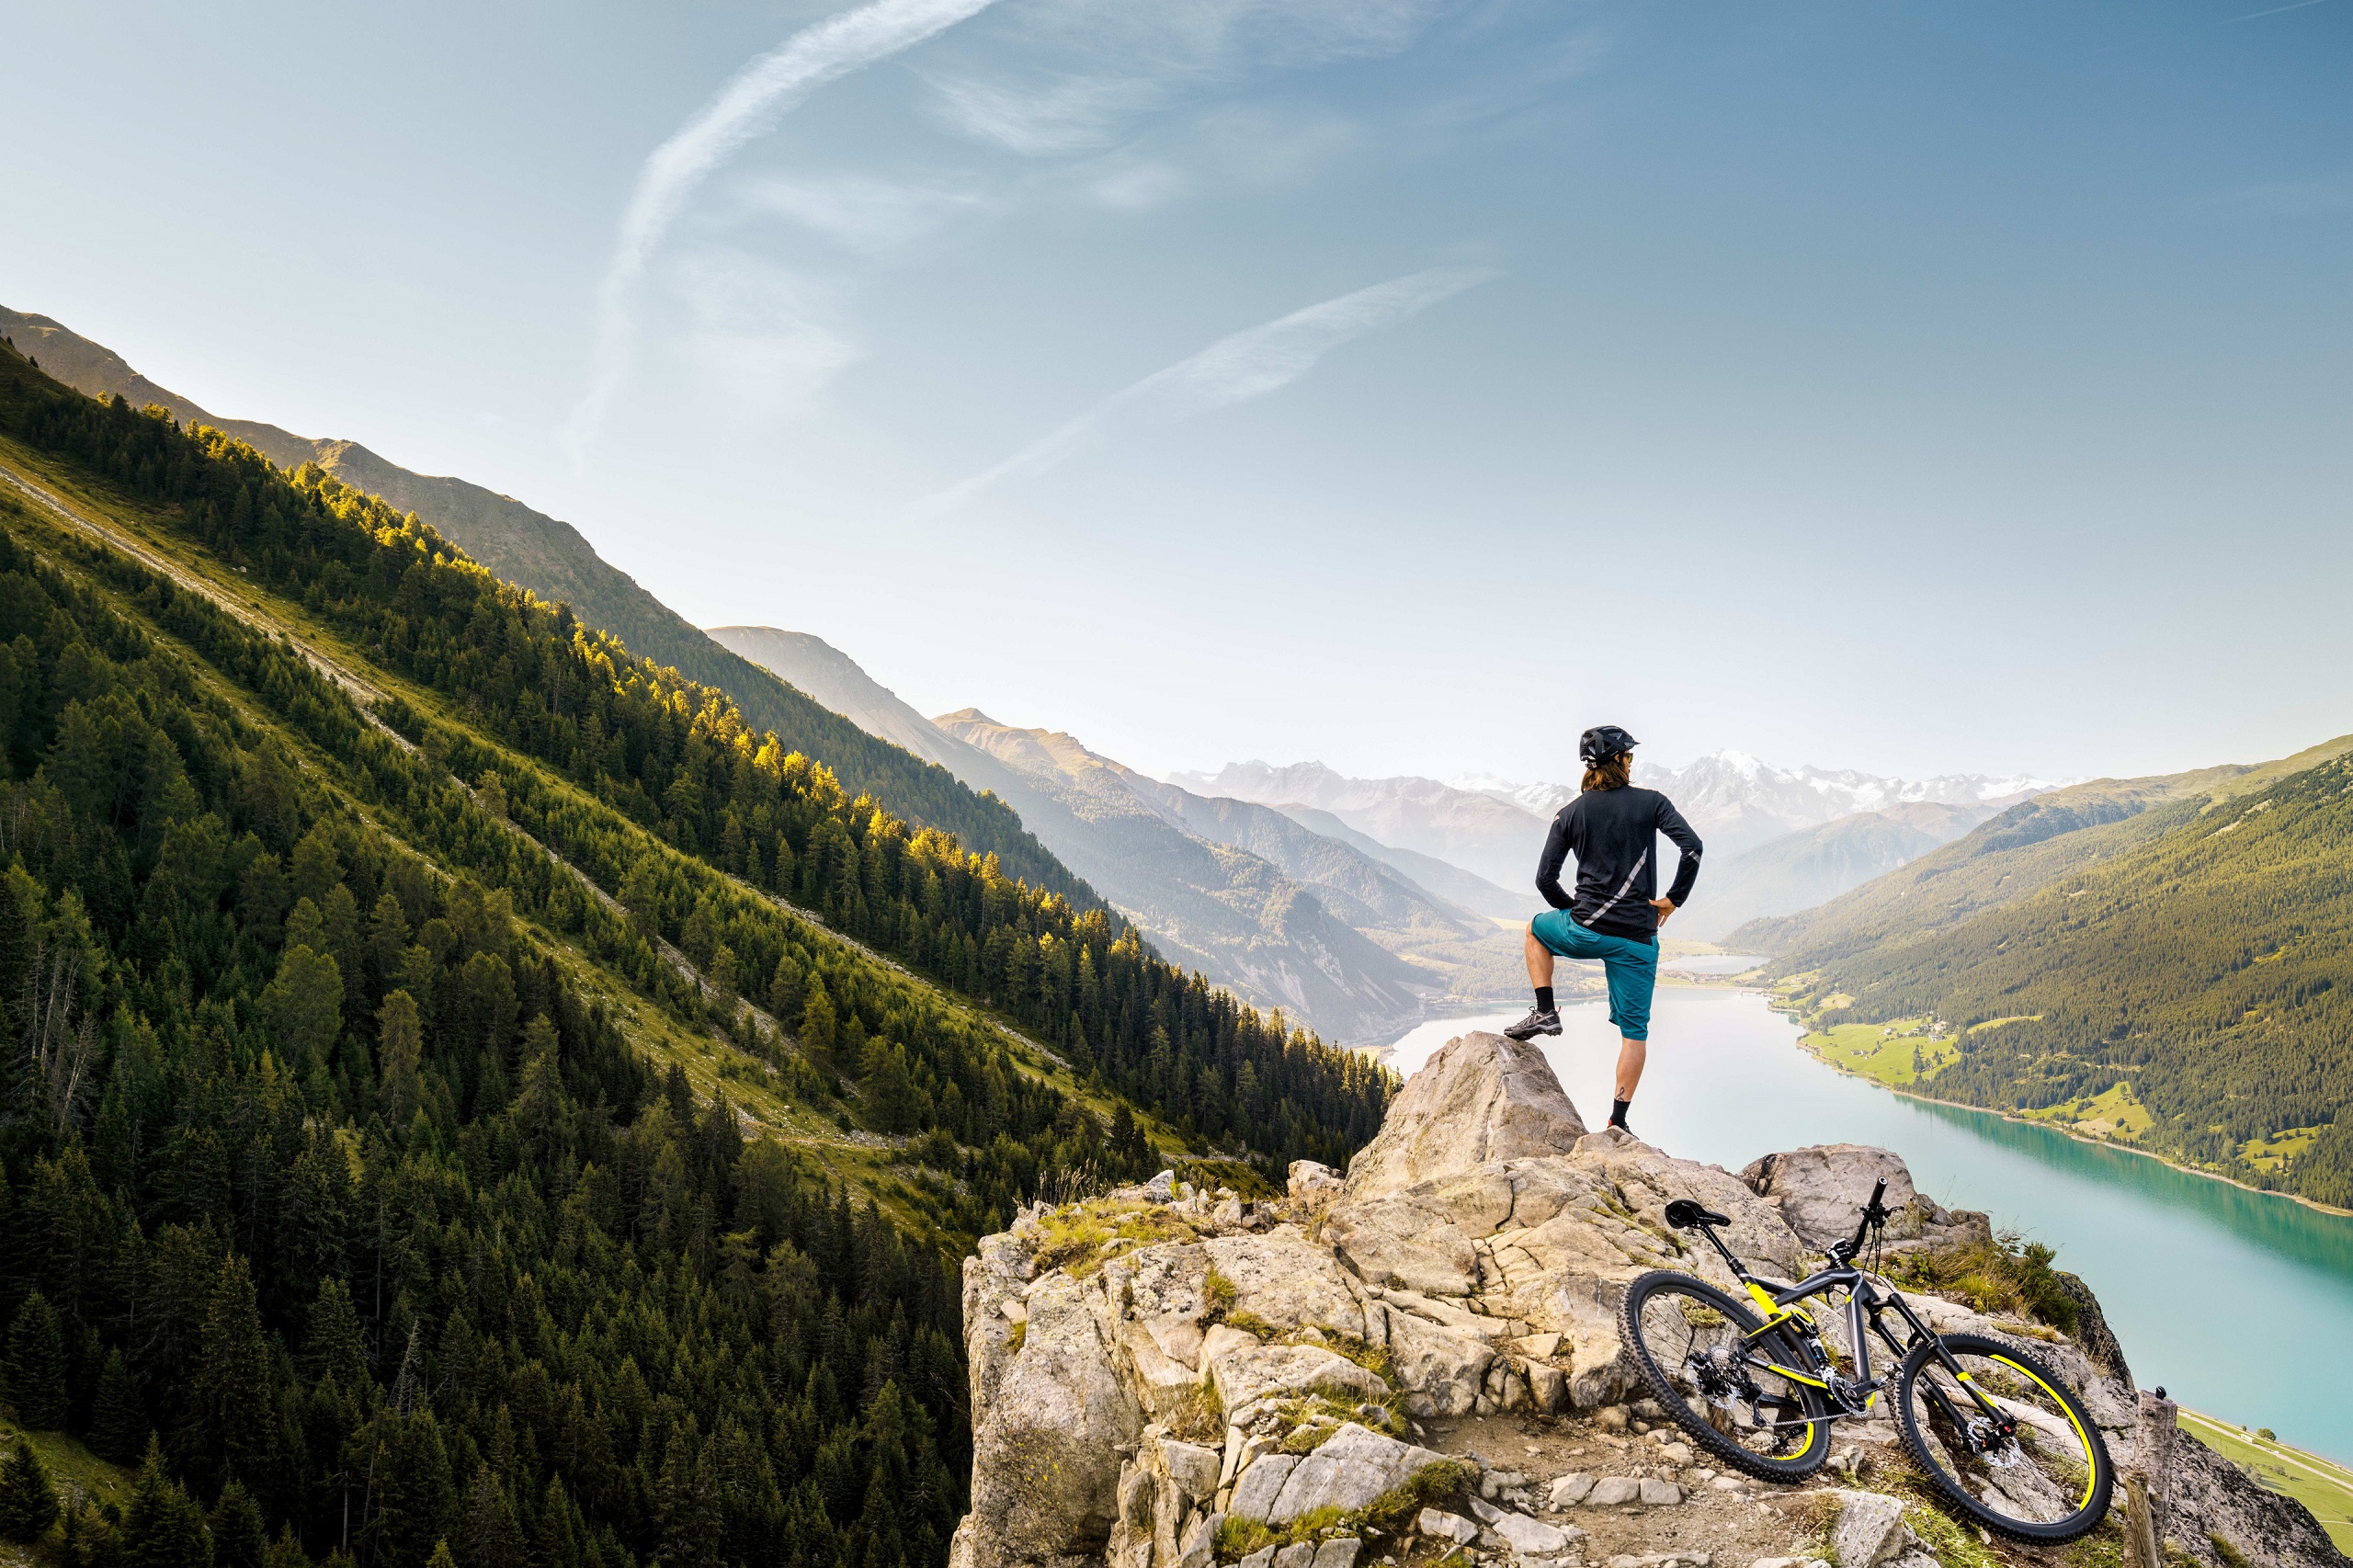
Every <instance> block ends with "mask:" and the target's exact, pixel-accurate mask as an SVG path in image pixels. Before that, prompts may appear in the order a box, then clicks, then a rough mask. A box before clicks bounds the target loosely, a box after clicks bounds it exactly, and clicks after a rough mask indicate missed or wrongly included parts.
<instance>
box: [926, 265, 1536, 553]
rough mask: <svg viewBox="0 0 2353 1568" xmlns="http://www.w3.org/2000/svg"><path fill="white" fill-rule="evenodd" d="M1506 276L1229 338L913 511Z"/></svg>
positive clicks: (1424, 276) (1398, 289)
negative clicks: (1111, 430)
mask: <svg viewBox="0 0 2353 1568" xmlns="http://www.w3.org/2000/svg"><path fill="white" fill-rule="evenodd" d="M1497 276H1498V274H1497V273H1496V271H1495V268H1493V267H1431V268H1430V269H1428V270H1427V271H1425V272H1415V273H1408V274H1407V275H1406V276H1404V277H1403V278H1391V279H1390V280H1389V281H1388V282H1386V283H1376V284H1374V285H1373V286H1372V287H1370V289H1359V290H1357V291H1356V292H1354V293H1352V294H1342V295H1341V296H1339V297H1338V298H1337V299H1333V300H1326V301H1324V302H1323V303H1322V304H1317V305H1310V306H1308V307H1307V308H1306V309H1304V310H1299V311H1293V312H1291V313H1290V314H1289V315H1287V316H1279V317H1277V318H1276V319H1275V320H1273V321H1270V322H1267V323H1264V324H1260V325H1258V326H1254V327H1250V328H1248V329H1246V330H1245V331H1242V332H1237V333H1235V334H1234V335H1233V336H1231V337H1222V338H1220V339H1218V340H1217V341H1216V342H1215V343H1212V344H1211V345H1210V346H1209V347H1207V348H1204V349H1202V350H1201V351H1200V352H1199V354H1196V355H1194V356H1192V357H1191V358H1188V359H1179V360H1178V361H1177V362H1176V364H1174V365H1171V366H1169V367H1168V368H1167V369H1163V370H1156V371H1154V372H1153V373H1152V374H1151V375H1149V376H1146V377H1145V378H1144V379H1143V380H1142V381H1138V382H1136V383H1135V384H1134V385H1133V386H1131V387H1128V388H1126V389H1124V390H1122V391H1120V392H1114V393H1112V394H1111V395H1110V396H1109V397H1108V398H1105V399H1104V400H1103V401H1102V402H1101V403H1097V404H1096V405H1095V406H1094V407H1093V408H1090V409H1088V410H1087V411H1086V413H1085V414H1082V415H1079V416H1078V417H1077V418H1075V419H1074V420H1072V421H1070V422H1069V423H1068V424H1066V425H1063V426H1060V427H1059V428H1057V429H1055V430H1053V431H1052V432H1051V433H1049V434H1048V435H1046V436H1045V437H1041V438H1040V439H1039V440H1036V441H1033V442H1031V443H1030V444H1029V446H1027V447H1024V448H1022V449H1021V450H1019V451H1017V452H1016V453H1014V454H1013V455H1012V456H1011V457H1009V458H1007V459H1006V460H1004V461H1003V462H1000V463H998V464H996V465H995V467H993V468H988V469H983V471H982V472H979V473H976V474H973V475H972V477H971V478H969V479H964V480H961V481H959V482H958V483H955V484H951V485H949V487H948V488H947V489H945V490H942V491H939V492H938V493H937V494H932V495H928V496H926V497H925V498H924V499H922V500H921V501H918V502H916V503H915V506H914V507H913V508H912V510H913V511H914V513H915V515H916V516H918V517H937V516H939V515H940V514H942V513H946V512H952V511H954V510H955V509H956V508H957V507H959V506H962V505H963V504H964V503H965V502H967V501H969V500H971V499H972V497H973V496H974V495H977V494H980V493H981V492H982V491H983V490H986V489H988V488H989V487H990V486H991V485H993V484H995V483H997V482H998V481H1000V480H1004V479H1008V478H1012V477H1015V476H1017V475H1029V474H1038V473H1043V472H1046V471H1047V470H1048V469H1050V468H1052V467H1053V466H1054V465H1055V464H1057V463H1059V462H1061V461H1063V460H1064V459H1065V458H1068V457H1069V456H1071V454H1072V453H1074V452H1075V451H1077V450H1078V449H1080V448H1082V447H1084V446H1086V444H1087V442H1088V441H1089V440H1091V439H1092V438H1094V437H1096V436H1097V435H1098V434H1100V433H1101V432H1103V431H1105V430H1107V429H1109V428H1113V427H1116V426H1120V425H1122V424H1143V423H1151V424H1164V425H1165V424H1169V423H1173V422H1174V421H1176V420H1179V419H1186V418H1189V417H1191V416H1192V415H1196V414H1205V413H1207V412H1209V411H1210V410H1211V409H1213V408H1223V407H1225V406H1227V405H1228V404H1230V403H1244V402H1247V401H1248V400H1249V399H1251V398H1254V397H1263V396H1265V395H1266V394H1267V393H1268V392H1273V391H1275V390H1276V389H1278V388H1279V387H1285V386H1289V385H1290V383H1291V382H1293V381H1297V380H1298V379H1299V378H1300V377H1302V376H1303V375H1305V374H1306V373H1307V372H1308V371H1309V370H1310V369H1313V368H1314V365H1315V362H1316V361H1317V360H1318V359H1321V358H1323V357H1324V355H1326V354H1328V353H1330V352H1331V351H1332V350H1333V349H1335V348H1337V347H1339V346H1340V345H1341V344H1343V343H1346V342H1347V341H1348V340H1349V339H1351V338H1355V337H1361V336H1363V335H1365V334H1366V333H1369V332H1376V331H1379V330H1380V329H1381V328H1382V327H1385V326H1393V325H1395V324H1397V323H1399V322H1402V321H1404V320H1405V319H1406V318H1407V317H1409V316H1412V315H1415V314H1416V313H1417V312H1421V311H1423V310H1426V309H1427V308H1428V307H1429V306H1431V305H1434V304H1437V303H1438V301H1440V300H1444V299H1447V298H1449V296H1451V295H1455V294H1459V293H1461V292H1462V290H1465V289H1471V288H1475V287H1476V286H1478V285H1479V284H1482V283H1484V282H1487V281H1488V280H1489V279H1491V278H1495V277H1497Z"/></svg>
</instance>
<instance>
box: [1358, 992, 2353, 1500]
mask: <svg viewBox="0 0 2353 1568" xmlns="http://www.w3.org/2000/svg"><path fill="white" fill-rule="evenodd" d="M1518 1017H1520V1010H1518V1009H1515V1010H1513V1011H1511V1012H1508V1013H1494V1014H1483V1015H1480V1016H1478V1017H1461V1018H1453V1019H1447V1020H1442V1021H1438V1022H1434V1023H1428V1024H1424V1025H1423V1026H1421V1027H1420V1028H1416V1029H1415V1030H1414V1031H1413V1032H1412V1033H1411V1034H1408V1035H1406V1036H1405V1037H1404V1039H1403V1040H1399V1041H1398V1042H1397V1043H1396V1044H1395V1045H1394V1046H1392V1047H1391V1055H1390V1057H1389V1061H1390V1063H1391V1065H1392V1066H1394V1067H1396V1068H1397V1069H1398V1070H1399V1071H1400V1072H1404V1073H1411V1072H1412V1071H1413V1070H1414V1069H1415V1068H1416V1067H1418V1066H1420V1065H1421V1063H1422V1062H1424V1061H1426V1060H1427V1058H1428V1056H1429V1054H1430V1053H1431V1052H1432V1051H1436V1050H1437V1049H1438V1047H1439V1046H1441V1045H1443V1044H1445V1043H1446V1042H1447V1041H1448V1040H1451V1039H1452V1038H1454V1037H1455V1036H1456V1035H1458V1034H1461V1033H1462V1032H1463V1031H1465V1030H1466V1029H1472V1028H1489V1029H1494V1028H1502V1027H1503V1026H1504V1025H1506V1024H1507V1023H1511V1022H1513V1021H1515V1020H1517V1019H1518ZM1561 1018H1562V1025H1563V1033H1562V1036H1561V1038H1560V1039H1558V1040H1547V1041H1545V1042H1544V1043H1545V1048H1546V1051H1547V1054H1548V1055H1549V1056H1550V1057H1551V1059H1552V1066H1553V1070H1554V1071H1555V1072H1556V1073H1558V1074H1560V1078H1561V1083H1562V1085H1563V1087H1565V1088H1566V1089H1567V1090H1568V1092H1569V1096H1570V1097H1571V1098H1572V1099H1574V1101H1575V1102H1576V1105H1577V1108H1578V1110H1580V1111H1581V1112H1583V1113H1584V1114H1585V1117H1586V1120H1587V1121H1588V1122H1593V1123H1599V1122H1601V1121H1604V1120H1607V1119H1608V1103H1609V1081H1610V1074H1611V1070H1612V1068H1613V1067H1614V1065H1615V1063H1616V1062H1617V1052H1618V1036H1617V1031H1616V1030H1615V1029H1613V1028H1610V1026H1609V1022H1608V1018H1607V1017H1604V1014H1603V1009H1602V1007H1601V1006H1600V1004H1598V1003H1586V1004H1580V1005H1575V1006H1563V1008H1562V1014H1561ZM1797 1038H1798V1029H1797V1027H1796V1025H1795V1024H1793V1023H1792V1022H1790V1020H1789V1019H1788V1018H1786V1017H1783V1016H1781V1015H1780V1014H1779V1013H1776V1012H1774V1011H1773V1010H1772V1009H1771V1008H1770V1007H1768V1006H1766V1002H1765V998H1764V997H1763V996H1762V995H1761V994H1756V993H1755V992H1746V991H1738V990H1733V989H1730V988H1718V987H1711V986H1681V985H1662V986H1661V987H1660V988H1659V992H1658V998H1657V1002H1656V1004H1655V1006H1654V1010H1653V1014H1652V1022H1651V1050H1650V1064H1649V1067H1648V1070H1647V1071H1646V1073H1645V1074H1644V1075H1643V1086H1642V1090H1641V1093H1640V1094H1639V1095H1638V1096H1637V1097H1636V1099H1635V1102H1634V1109H1633V1114H1632V1116H1631V1121H1632V1123H1633V1126H1634V1130H1635V1131H1636V1132H1637V1133H1639V1134H1640V1135H1641V1136H1642V1137H1643V1139H1644V1140H1645V1141H1646V1142H1650V1143H1653V1144H1654V1145H1656V1146H1657V1147H1659V1148H1661V1149H1664V1150H1665V1151H1666V1152H1667V1153H1672V1154H1677V1155H1680V1156H1683V1157H1685V1158H1688V1159H1697V1160H1704V1161H1707V1162H1709V1163H1711V1164H1713V1165H1723V1166H1725V1167H1727V1168H1729V1169H1732V1170H1735V1171H1736V1170H1738V1169H1739V1168H1740V1167H1741V1166H1743V1165H1746V1164H1747V1163H1748V1162H1749V1161H1751V1160H1753V1159H1755V1158H1756V1157H1757V1156H1758V1155H1760V1154H1767V1153H1773V1152H1775V1151H1777V1150H1781V1149H1793V1148H1798V1147H1800V1146H1802V1145H1804V1144H1808V1143H1874V1144H1879V1145H1881V1146H1882V1147H1885V1148H1890V1149H1893V1150H1895V1151H1896V1152H1897V1153H1901V1154H1902V1155H1903V1156H1904V1160H1905V1162H1906V1163H1907V1164H1908V1165H1910V1166H1911V1168H1912V1176H1913V1179H1914V1181H1915V1183H1916V1184H1917V1185H1918V1186H1919V1187H1920V1189H1921V1190H1922V1191H1924V1192H1926V1193H1927V1194H1928V1195H1929V1196H1931V1197H1933V1198H1935V1199H1937V1200H1938V1202H1940V1203H1942V1204H1944V1205H1946V1206H1947V1207H1949V1208H1959V1209H1982V1210H1985V1212H1987V1213H1988V1214H1990V1215H1992V1216H1993V1220H1994V1224H1995V1228H1996V1229H2005V1228H2006V1229H2010V1230H2014V1231H2017V1232H2018V1233H2021V1234H2023V1235H2026V1236H2028V1237H2030V1238H2032V1239H2034V1240H2036V1241H2040V1242H2045V1243H2048V1244H2050V1245H2051V1246H2052V1247H2053V1248H2055V1249H2057V1252H2058V1255H2059V1258H2058V1262H2059V1267H2063V1268H2067V1269H2071V1270H2073V1271H2074V1272H2075V1273H2076V1274H2079V1275H2081V1276H2083V1278H2085V1280H2086V1281H2087V1282H2088V1283H2089V1284H2090V1285H2091V1287H2092V1289H2093V1290H2095V1291H2096V1292H2097V1294H2098V1296H2099V1300H2100V1306H2101V1308H2102V1310H2103V1311H2105V1312H2106V1313H2107V1314H2108V1319H2109V1324H2111V1325H2112V1326H2113V1327H2114V1328H2115V1330H2116V1333H2117V1336H2118V1337H2119V1338H2120V1340H2121V1341H2122V1342H2123V1345H2124V1350H2125V1355H2126V1358H2127V1359H2129V1360H2130V1361H2131V1366H2132V1375H2133V1379H2134V1381H2137V1382H2138V1383H2139V1384H2140V1385H2141V1386H2142V1387H2143V1388H2148V1387H2154V1386H2155V1385H2158V1384H2163V1385H2164V1386H2165V1389H2166V1391H2167V1392H2169V1393H2171V1394H2172V1395H2173V1396H2174V1397H2175V1398H2177V1399H2178V1400H2180V1401H2181V1402H2182V1403H2185V1404H2188V1405H2190V1406H2192V1407H2193V1408H2196V1409H2198V1410H2202V1411H2204V1412H2206V1413H2207V1414H2208V1415H2213V1416H2215V1417H2217V1418H2220V1419H2222V1420H2226V1421H2232V1422H2236V1423H2238V1424H2241V1425H2243V1426H2268V1427H2271V1428H2272V1429H2273V1430H2274V1431H2276V1432H2278V1433H2279V1437H2281V1439H2282V1440H2284V1441H2287V1442H2290V1443H2294V1444H2296V1445H2298V1446H2299V1447H2302V1448H2306V1449H2313V1450H2314V1451H2315V1452H2318V1453H2324V1454H2327V1455H2329V1456H2330V1457H2332V1458H2334V1459H2336V1460H2353V1219H2346V1218H2343V1217H2340V1216H2336V1215H2332V1214H2324V1213H2321V1212H2320V1211H2318V1210H2312V1209H2307V1208H2305V1207H2304V1206H2303V1205H2302V1204H2300V1203H2294V1202H2291V1201H2290V1200H2288V1199H2283V1198H2277V1197H2273V1196H2269V1195H2268V1194H2263V1193H2256V1192H2249V1191H2246V1190H2245V1189H2244V1188H2241V1187H2233V1186H2231V1185H2229V1184H2228V1183H2226V1182H2220V1181H2213V1180H2210V1179H2208V1178H2206V1177H2203V1176H2191V1175H2188V1173H2186V1172H2183V1171H2177V1170H2175V1169H2174V1168H2173V1167H2172V1166H2170V1165H2163V1164H2161V1163H2159V1162H2158V1161H2155V1160H2153V1159H2150V1158H2148V1157H2146V1156H2144V1155H2140V1154H2132V1153H2125V1152H2124V1151H2122V1150H2120V1149H2113V1148H2108V1147H2104V1146H2102V1145H2099V1144H2094V1143H2086V1142H2079V1141H2078V1140H2076V1139H2073V1138H2070V1137H2067V1136H2066V1135H2065V1134H2063V1133H2060V1132H2055V1131H2052V1130H2050V1129H2048V1128H2043V1127H2035V1126H2029V1125H2027V1124H2025V1123H2021V1122H2015V1121H2009V1120H2006V1119H2003V1118H2001V1117H1998V1116H1994V1115H1991V1114H1989V1113H1986V1112H1983V1111H1973V1110H1966V1109H1963V1108H1959V1107H1953V1106H1940V1105H1931V1104H1928V1103H1927V1102H1924V1101H1920V1100H1912V1099H1905V1098H1904V1097H1902V1096H1897V1095H1893V1094H1890V1093H1889V1092H1887V1091H1886V1090H1884V1089H1881V1088H1880V1087H1878V1086H1877V1085H1872V1084H1869V1083H1866V1082H1864V1081H1863V1080H1861V1079H1859V1078H1853V1077H1849V1076H1847V1075H1846V1074H1842V1073H1839V1072H1837V1071H1836V1070H1834V1069H1832V1068H1830V1067H1827V1066H1825V1065H1824V1064H1823V1063H1822V1062H1817V1061H1816V1060H1814V1058H1813V1057H1812V1056H1810V1055H1808V1054H1807V1053H1806V1052H1804V1051H1802V1050H1800V1049H1799V1048H1798V1045H1797Z"/></svg>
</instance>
